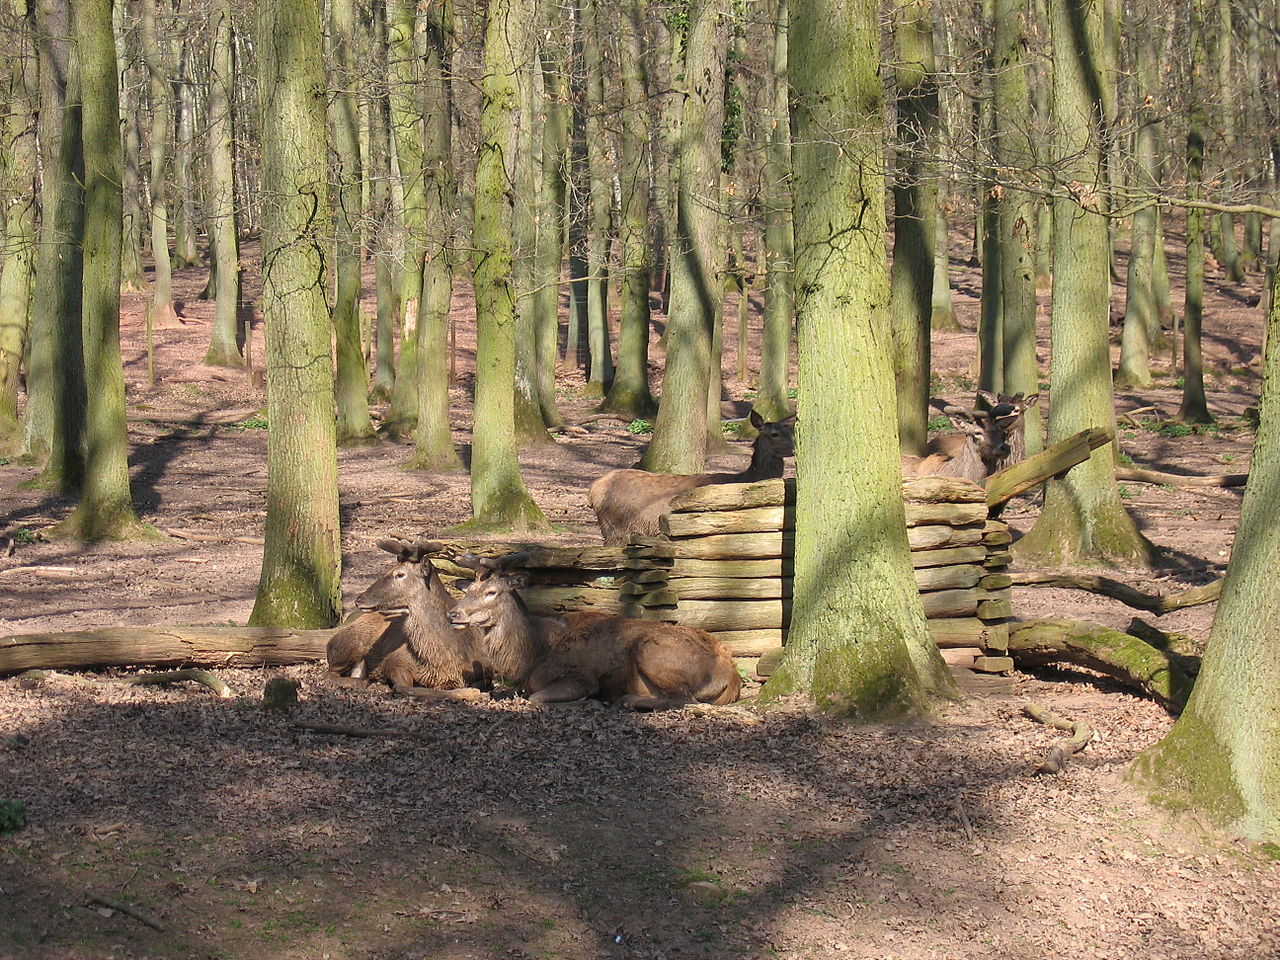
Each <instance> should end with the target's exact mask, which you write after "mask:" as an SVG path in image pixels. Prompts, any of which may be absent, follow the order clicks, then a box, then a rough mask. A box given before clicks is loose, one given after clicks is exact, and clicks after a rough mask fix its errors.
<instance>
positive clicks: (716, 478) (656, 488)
mask: <svg viewBox="0 0 1280 960" xmlns="http://www.w3.org/2000/svg"><path fill="white" fill-rule="evenodd" d="M749 419H750V422H751V425H752V426H753V427H755V428H756V430H757V431H759V435H758V436H757V437H756V439H755V440H754V442H753V443H752V445H751V463H750V464H748V466H747V469H745V470H743V471H742V472H741V473H694V474H680V473H649V472H648V471H647V470H613V471H611V472H609V473H606V474H605V475H604V476H603V477H600V478H599V479H598V480H596V481H594V482H593V483H592V484H591V486H590V487H588V488H587V498H588V499H589V500H590V501H591V509H592V510H594V511H595V514H596V519H597V520H598V521H599V523H600V533H601V535H602V536H603V537H604V542H605V543H626V541H627V538H628V537H629V536H630V535H631V534H633V533H639V534H645V535H647V536H657V535H658V532H659V530H658V519H659V518H660V517H661V516H662V515H663V514H664V513H666V512H667V511H668V510H670V508H671V501H672V500H673V499H675V497H676V496H677V495H678V494H681V493H684V492H685V491H686V490H692V489H694V488H695V487H705V486H706V485H707V484H710V483H751V482H753V481H755V480H769V479H772V478H773V477H780V476H782V469H783V460H784V459H785V458H786V457H791V456H794V455H795V432H794V426H795V421H794V419H792V418H787V419H786V420H777V421H772V422H766V421H765V419H764V418H763V417H761V416H760V415H759V414H758V413H756V412H755V411H754V410H752V411H751V415H750V417H749Z"/></svg>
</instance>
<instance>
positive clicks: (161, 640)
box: [0, 626, 334, 676]
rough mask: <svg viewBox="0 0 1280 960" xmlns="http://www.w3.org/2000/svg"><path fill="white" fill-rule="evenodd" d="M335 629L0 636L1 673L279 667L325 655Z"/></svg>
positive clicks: (149, 630) (207, 629) (141, 630)
mask: <svg viewBox="0 0 1280 960" xmlns="http://www.w3.org/2000/svg"><path fill="white" fill-rule="evenodd" d="M333 632H334V631H333V630H280V629H274V628H270V627H186V626H182V627H165V628H157V627H106V628H103V629H101V630H86V631H81V632H77V633H69V632H43V633H25V634H16V635H14V636H9V637H0V676H3V675H7V674H11V673H21V672H22V671H23V670H86V669H95V668H100V667H128V666H148V667H190V666H195V667H275V666H286V665H288V664H292V663H309V662H312V661H315V660H323V659H324V651H325V645H326V644H327V643H328V642H329V638H330V637H331V636H332V635H333Z"/></svg>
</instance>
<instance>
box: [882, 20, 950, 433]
mask: <svg viewBox="0 0 1280 960" xmlns="http://www.w3.org/2000/svg"><path fill="white" fill-rule="evenodd" d="M894 37H895V39H896V40H897V47H898V57H897V61H898V62H897V65H896V67H895V70H896V73H897V89H898V144H897V150H898V157H897V166H896V170H895V175H894V183H893V214H894V231H893V265H892V267H891V268H890V271H889V313H890V317H891V324H892V328H893V345H894V351H893V353H894V357H893V371H894V378H895V380H896V382H897V388H898V389H897V398H898V440H899V442H900V443H901V445H902V452H903V453H907V454H914V455H923V454H924V451H925V444H926V442H927V440H928V437H927V430H926V425H927V423H928V421H929V371H930V367H931V364H932V360H931V352H930V344H929V331H930V325H929V324H930V319H931V315H932V312H933V280H934V256H935V253H934V244H935V242H936V240H937V228H936V225H937V218H938V209H937V196H938V187H937V179H936V175H935V170H934V162H933V161H932V160H931V159H930V158H931V154H932V152H933V151H934V149H935V147H936V143H937V132H938V131H937V115H938V87H937V79H936V77H935V75H934V56H933V5H932V2H931V0H922V2H916V3H913V4H911V5H910V6H907V7H905V8H903V9H902V11H901V13H900V15H899V17H898V21H897V25H896V28H895V31H894Z"/></svg>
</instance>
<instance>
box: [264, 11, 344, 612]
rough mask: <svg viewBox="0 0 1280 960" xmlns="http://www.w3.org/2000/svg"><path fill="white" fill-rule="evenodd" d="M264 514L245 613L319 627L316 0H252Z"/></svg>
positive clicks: (324, 240) (323, 378) (322, 285)
mask: <svg viewBox="0 0 1280 960" xmlns="http://www.w3.org/2000/svg"><path fill="white" fill-rule="evenodd" d="M257 12H258V23H257V26H258V32H257V37H258V46H257V51H258V71H259V76H258V98H259V108H260V110H261V111H262V128H263V129H264V130H269V131H271V136H268V137H264V138H263V141H262V202H263V208H262V283H263V289H262V314H263V324H264V330H265V333H266V350H267V422H268V427H267V429H268V434H267V436H268V444H267V520H266V546H265V547H264V549H263V557H262V576H261V579H260V581H259V583H258V596H257V600H256V602H255V603H254V607H253V613H252V614H251V615H250V618H249V622H250V623H251V624H253V625H255V626H271V627H280V626H288V627H302V628H306V627H328V626H332V625H333V624H335V623H337V621H338V617H339V615H340V614H341V612H342V591H341V584H340V579H341V574H342V552H341V548H340V542H339V541H340V537H339V532H340V531H339V516H338V458H337V438H336V434H335V424H334V416H333V411H334V397H333V361H332V341H333V336H332V331H333V326H332V320H331V318H330V316H329V309H328V306H327V301H328V296H327V293H328V292H327V290H326V277H327V272H328V269H327V264H326V258H325V254H326V252H327V251H328V249H329V244H330V243H331V242H332V232H331V229H332V228H331V224H330V223H329V217H328V210H329V191H328V187H327V184H328V170H327V163H326V159H327V158H326V143H325V103H324V98H322V97H316V96H315V91H316V90H318V89H321V88H323V86H324V64H323V58H322V51H323V37H322V35H321V24H322V23H323V21H322V19H321V15H320V3H319V0H288V2H281V0H258V9H257Z"/></svg>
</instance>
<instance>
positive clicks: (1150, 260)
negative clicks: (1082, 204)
mask: <svg viewBox="0 0 1280 960" xmlns="http://www.w3.org/2000/svg"><path fill="white" fill-rule="evenodd" d="M1155 6H1156V5H1155V4H1154V3H1148V4H1144V9H1142V10H1141V13H1139V14H1135V21H1136V20H1137V17H1138V16H1141V18H1142V24H1143V27H1142V29H1144V30H1147V31H1151V30H1155V31H1160V30H1161V29H1162V20H1163V18H1162V17H1159V16H1158V11H1157V10H1156V9H1155ZM1134 26H1135V27H1136V26H1137V24H1136V23H1135V24H1134ZM1135 46H1136V51H1135V54H1134V55H1135V57H1136V59H1137V63H1136V70H1135V73H1136V80H1137V94H1138V98H1139V102H1141V103H1143V104H1144V105H1143V106H1141V107H1139V108H1138V129H1137V131H1136V133H1135V135H1134V146H1135V153H1136V156H1135V158H1134V159H1135V160H1136V170H1135V179H1136V181H1137V185H1138V188H1139V189H1140V190H1143V191H1146V192H1149V193H1150V194H1151V195H1153V196H1154V194H1155V193H1156V192H1157V191H1158V190H1159V188H1160V184H1159V181H1158V179H1157V177H1158V174H1159V168H1158V162H1157V157H1156V149H1157V144H1156V124H1157V123H1159V120H1160V117H1159V115H1158V114H1157V113H1156V110H1155V103H1156V99H1155V94H1156V93H1157V88H1158V84H1159V74H1158V70H1159V63H1158V61H1157V59H1156V52H1157V51H1156V46H1155V44H1153V43H1139V44H1136V45H1135ZM1147 97H1151V98H1152V99H1151V101H1150V102H1149V104H1147V103H1146V100H1145V98H1147ZM1156 213H1157V211H1156V207H1155V205H1154V203H1153V204H1152V205H1150V206H1146V207H1143V208H1142V209H1141V210H1139V211H1137V212H1136V213H1135V214H1134V215H1133V233H1132V237H1131V240H1130V244H1129V276H1128V282H1127V283H1126V285H1125V290H1126V298H1125V310H1124V327H1123V330H1122V332H1121V335H1120V365H1119V367H1118V368H1117V369H1116V385H1117V386H1125V387H1149V386H1150V385H1151V336H1150V333H1151V329H1152V327H1153V326H1154V327H1155V328H1156V329H1157V330H1158V329H1159V326H1160V319H1159V317H1157V316H1156V315H1155V313H1156V303H1155V289H1154V281H1155V244H1156Z"/></svg>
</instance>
